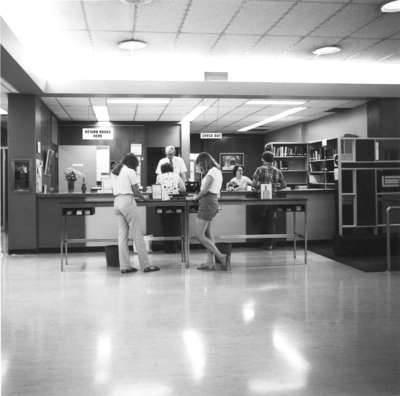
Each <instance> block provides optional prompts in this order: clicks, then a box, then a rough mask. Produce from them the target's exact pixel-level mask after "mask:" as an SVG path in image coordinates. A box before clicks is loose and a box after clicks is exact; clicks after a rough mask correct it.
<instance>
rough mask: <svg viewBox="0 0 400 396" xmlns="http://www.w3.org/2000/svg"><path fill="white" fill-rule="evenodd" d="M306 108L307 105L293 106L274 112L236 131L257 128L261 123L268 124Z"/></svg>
mask: <svg viewBox="0 0 400 396" xmlns="http://www.w3.org/2000/svg"><path fill="white" fill-rule="evenodd" d="M306 108H307V107H293V108H292V109H289V110H286V111H283V112H282V113H278V114H275V115H274V116H271V117H268V118H265V119H264V120H262V121H259V122H256V123H255V124H252V125H249V126H247V127H244V128H241V129H239V130H238V132H247V131H250V129H254V128H257V127H259V126H261V125H265V124H269V123H271V122H274V121H278V120H281V119H282V118H286V117H288V116H290V115H292V114H295V113H298V112H300V111H303V110H305V109H306Z"/></svg>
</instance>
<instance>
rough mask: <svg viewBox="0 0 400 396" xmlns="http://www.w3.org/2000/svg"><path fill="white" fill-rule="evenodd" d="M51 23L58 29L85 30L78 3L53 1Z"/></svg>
mask: <svg viewBox="0 0 400 396" xmlns="http://www.w3.org/2000/svg"><path fill="white" fill-rule="evenodd" d="M52 7H53V8H52V18H53V22H54V23H56V24H57V26H58V27H59V28H60V29H65V30H78V29H86V24H85V20H84V18H83V12H82V7H81V4H80V2H79V1H54V2H53V4H52Z"/></svg>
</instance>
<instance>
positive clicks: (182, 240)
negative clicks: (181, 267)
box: [180, 211, 186, 263]
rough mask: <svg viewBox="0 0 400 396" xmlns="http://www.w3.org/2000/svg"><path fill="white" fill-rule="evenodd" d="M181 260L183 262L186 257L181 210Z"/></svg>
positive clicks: (183, 222) (183, 217) (183, 215)
mask: <svg viewBox="0 0 400 396" xmlns="http://www.w3.org/2000/svg"><path fill="white" fill-rule="evenodd" d="M180 217H181V237H182V239H181V262H182V263H185V262H186V258H185V242H186V238H185V211H183V213H181V216H180Z"/></svg>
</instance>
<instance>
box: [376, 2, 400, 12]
mask: <svg viewBox="0 0 400 396" xmlns="http://www.w3.org/2000/svg"><path fill="white" fill-rule="evenodd" d="M381 12H385V13H386V12H400V0H395V1H389V2H388V3H385V4H383V5H382V6H381Z"/></svg>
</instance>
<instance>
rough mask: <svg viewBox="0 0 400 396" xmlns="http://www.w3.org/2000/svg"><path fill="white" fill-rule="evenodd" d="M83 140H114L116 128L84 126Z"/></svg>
mask: <svg viewBox="0 0 400 396" xmlns="http://www.w3.org/2000/svg"><path fill="white" fill-rule="evenodd" d="M82 139H83V140H113V139H114V130H113V129H112V128H82Z"/></svg>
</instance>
